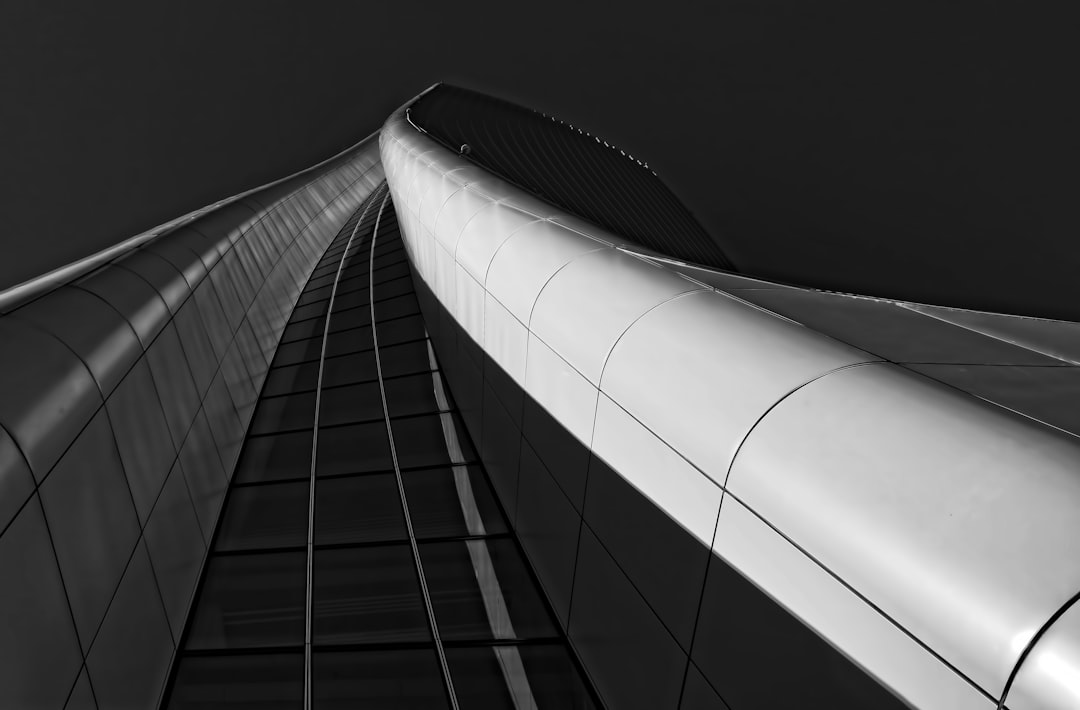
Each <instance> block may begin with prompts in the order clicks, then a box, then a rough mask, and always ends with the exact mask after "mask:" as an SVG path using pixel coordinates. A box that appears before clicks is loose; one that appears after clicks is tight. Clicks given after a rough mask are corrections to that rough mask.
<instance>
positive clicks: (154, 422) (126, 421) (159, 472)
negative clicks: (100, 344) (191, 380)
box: [105, 359, 176, 525]
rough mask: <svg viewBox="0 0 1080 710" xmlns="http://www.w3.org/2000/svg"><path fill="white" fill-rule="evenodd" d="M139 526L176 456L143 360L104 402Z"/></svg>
mask: <svg viewBox="0 0 1080 710" xmlns="http://www.w3.org/2000/svg"><path fill="white" fill-rule="evenodd" d="M105 407H106V409H107V410H108V413H109V422H110V423H111V425H112V430H113V437H114V438H115V439H116V447H117V448H118V449H119V451H120V460H121V461H122V462H123V464H124V474H125V475H126V477H127V482H128V488H129V489H131V498H132V500H133V501H134V502H135V511H136V512H137V513H138V514H139V523H140V525H145V524H146V520H147V519H148V518H149V517H150V510H151V509H152V508H153V507H154V501H155V500H157V497H158V493H159V492H160V491H161V487H162V486H163V485H164V484H165V477H166V476H167V475H168V473H169V469H170V468H171V467H172V464H173V461H174V460H175V459H176V447H175V446H174V445H173V439H172V436H171V435H170V433H169V426H168V424H167V423H166V420H165V414H164V412H163V411H162V406H161V403H160V401H159V399H158V393H157V390H156V388H155V386H154V380H153V377H152V376H151V374H150V367H149V366H148V365H147V363H146V360H145V359H143V360H140V361H139V362H138V363H136V365H135V367H133V368H131V372H129V373H128V374H127V377H125V378H124V381H123V382H121V383H120V386H119V387H117V388H116V391H115V392H113V394H112V396H111V397H109V399H108V401H107V402H106V403H105Z"/></svg>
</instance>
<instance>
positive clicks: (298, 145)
mask: <svg viewBox="0 0 1080 710" xmlns="http://www.w3.org/2000/svg"><path fill="white" fill-rule="evenodd" d="M1069 6H1070V4H1069V3H1061V4H1060V5H1050V4H1047V3H1018V2H1012V3H994V2H972V1H964V2H952V3H945V2H873V1H867V0H862V1H860V2H830V1H822V2H807V1H805V0H784V1H769V0H741V1H739V2H730V1H729V2H720V3H718V4H715V5H710V4H707V3H696V4H693V5H690V4H688V5H686V6H685V7H680V6H679V5H677V4H674V3H671V2H664V3H652V4H649V5H647V6H640V7H635V6H632V5H629V4H616V3H595V4H593V6H591V7H589V6H584V5H578V4H572V3H566V4H557V3H544V4H540V3H509V2H504V3H476V2H466V3H456V2H455V3H451V2H444V3H420V2H411V3H408V2H396V3H390V2H387V3H370V2H363V3H361V2H353V3H345V2H340V3H332V2H324V3H316V2H292V3H284V2H267V1H263V2H221V3H214V4H211V3H206V4H195V3H186V2H185V3H171V4H156V3H153V4H152V3H139V4H135V3H132V4H119V3H110V4H109V5H108V6H104V5H101V4H98V3H75V2H69V3H67V4H66V5H64V6H60V5H54V6H53V7H51V8H47V7H42V6H40V4H38V3H29V2H25V3H24V2H10V1H9V2H6V3H4V5H3V10H2V17H0V90H2V93H0V181H2V184H0V188H2V193H0V194H2V195H3V196H2V198H0V230H2V232H0V240H2V241H0V288H3V287H6V286H9V285H12V284H14V283H17V282H19V281H22V280H25V279H28V278H31V277H33V276H35V275H37V274H39V273H42V272H43V271H46V270H48V269H51V268H55V267H56V266H59V265H62V264H64V263H67V262H69V261H72V260H74V259H77V258H80V257H82V256H85V255H87V254H90V253H93V252H95V251H97V250H99V249H101V248H103V247H105V246H108V245H110V244H113V243H115V242H117V241H120V240H121V239H124V238H127V237H129V236H132V235H133V234H135V233H137V232H140V231H142V230H144V229H146V228H149V227H151V226H153V225H155V224H157V223H160V222H163V221H165V220H167V219H170V218H172V217H174V216H177V215H179V214H181V213H183V212H186V211H188V210H191V209H194V208H196V207H198V206H201V205H203V204H206V203H208V202H211V201H213V200H216V199H219V198H221V197H224V196H226V195H229V194H232V193H234V192H237V191H240V190H243V189H246V188H249V187H253V186H255V185H258V184H261V183H263V182H267V181H269V180H272V179H275V178H277V177H280V176H282V175H285V174H287V173H290V172H293V171H295V170H297V169H300V168H302V167H305V166H307V165H309V164H312V163H314V162H317V161H318V160H321V159H322V158H324V157H327V156H329V155H331V154H333V153H335V152H337V151H339V150H340V149H342V148H344V147H345V146H347V145H349V144H351V143H353V142H355V141H356V140H358V139H359V138H361V137H363V136H364V135H366V134H368V133H370V132H372V131H374V130H375V129H377V128H378V127H379V126H380V125H381V123H382V121H383V119H384V118H385V117H386V116H387V115H388V114H389V113H390V112H391V111H392V110H393V109H394V108H396V107H397V106H398V105H400V104H402V103H403V102H405V101H406V100H408V99H409V98H410V97H411V96H413V95H415V94H416V93H418V92H419V91H421V90H422V89H424V88H425V87H426V86H428V85H429V84H431V83H432V82H434V81H437V80H444V81H451V82H454V83H459V84H462V85H465V86H470V87H472V88H476V89H480V90H484V91H489V92H491V93H496V94H498V95H501V96H504V97H506V98H509V99H511V100H515V101H518V102H519V103H523V104H525V105H528V106H531V107H533V108H537V109H539V110H543V111H546V112H548V113H551V114H555V115H557V116H559V117H560V118H563V119H566V120H568V121H572V122H573V123H574V124H575V125H577V126H579V127H582V128H585V129H586V130H590V131H591V132H593V133H594V134H598V135H601V136H603V137H605V138H606V139H607V140H609V141H610V142H613V143H615V144H617V145H618V146H619V147H622V148H625V149H626V150H627V151H628V152H630V153H632V154H633V155H634V156H635V157H641V158H643V159H645V160H646V161H648V163H649V165H650V167H652V168H653V169H654V170H656V171H657V172H658V173H659V174H660V176H661V177H662V178H664V179H665V180H666V181H667V183H668V184H669V185H670V186H671V187H672V189H673V190H674V191H675V192H676V194H678V195H679V196H680V197H682V198H683V200H684V201H685V202H686V203H687V204H688V206H689V207H690V209H691V210H692V211H693V212H694V213H695V214H696V215H697V216H698V218H699V219H700V220H701V221H702V222H703V224H704V225H705V226H706V228H708V229H709V230H710V231H711V233H712V234H714V235H715V237H716V238H717V239H718V240H719V241H720V242H721V244H722V245H723V247H724V249H725V251H726V252H727V253H728V254H729V255H730V256H731V257H732V258H733V260H734V261H735V263H736V264H737V265H739V266H740V267H741V268H742V269H743V270H744V271H748V272H751V273H757V274H762V275H766V276H770V277H773V278H778V279H781V280H787V281H793V282H799V283H806V284H809V285H815V286H821V287H829V288H834V289H837V290H845V291H854V292H862V293H870V294H874V295H887V296H894V297H900V298H909V299H914V300H922V301H931V302H943V303H949V304H953V305H966V306H976V307H983V308H991V309H997V310H1003V311H1008V312H1017V313H1027V314H1034V315H1049V316H1058V317H1070V318H1073V319H1076V320H1080V301H1078V299H1077V295H1078V293H1080V288H1078V286H1077V282H1078V276H1077V271H1078V269H1077V266H1078V263H1080V259H1078V258H1077V257H1078V254H1080V250H1078V249H1077V247H1076V246H1075V235H1076V233H1077V223H1078V221H1080V220H1078V210H1077V206H1076V205H1077V192H1078V191H1077V187H1078V186H1077V182H1078V181H1077V178H1076V175H1077V169H1078V168H1077V166H1078V160H1077V158H1078V157H1080V139H1078V136H1077V127H1078V126H1080V120H1078V119H1080V98H1078V92H1077V83H1078V82H1077V75H1078V71H1077V70H1078V69H1080V62H1078V61H1077V48H1076V47H1077V44H1078V42H1077V40H1076V34H1077V33H1076V28H1077V27H1078V25H1077V24H1076V22H1075V21H1074V18H1073V17H1072V16H1071V14H1070V13H1069Z"/></svg>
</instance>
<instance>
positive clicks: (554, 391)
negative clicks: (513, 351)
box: [525, 333, 597, 444]
mask: <svg viewBox="0 0 1080 710" xmlns="http://www.w3.org/2000/svg"><path fill="white" fill-rule="evenodd" d="M525 390H526V391H527V392H528V393H529V394H530V395H532V396H533V398H534V399H536V401H537V402H539V403H540V404H541V405H542V406H543V407H544V409H546V410H547V411H548V412H550V413H551V415H552V416H554V417H555V418H556V419H557V420H558V421H559V422H560V423H561V424H562V425H563V426H564V427H565V428H566V429H567V430H568V431H569V432H570V433H571V434H573V435H574V436H575V437H577V439H578V441H581V442H584V443H586V444H587V443H588V442H591V441H592V432H593V418H594V417H595V416H596V396H597V390H596V388H595V387H593V386H592V384H590V383H589V381H588V380H586V379H585V377H584V376H583V375H582V374H581V373H580V372H578V371H577V370H575V369H574V368H573V367H572V366H571V365H570V364H569V363H567V362H566V361H565V360H563V359H562V358H561V357H559V355H558V354H557V353H556V352H555V351H554V350H552V349H551V348H549V347H548V346H547V345H545V344H544V341H542V340H540V338H538V337H536V334H535V333H531V334H530V335H529V352H528V356H527V359H526V364H525Z"/></svg>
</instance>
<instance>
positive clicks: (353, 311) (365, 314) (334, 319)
mask: <svg viewBox="0 0 1080 710" xmlns="http://www.w3.org/2000/svg"><path fill="white" fill-rule="evenodd" d="M344 300H345V301H346V303H345V304H338V302H337V300H336V299H335V300H334V312H333V313H332V314H331V316H330V332H331V333H339V332H341V331H343V330H349V329H350V328H359V327H361V326H366V325H371V308H369V307H367V306H354V307H350V308H348V309H346V308H345V306H346V305H348V299H347V297H346V299H344ZM339 305H340V307H339Z"/></svg>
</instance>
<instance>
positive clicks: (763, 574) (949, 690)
mask: <svg viewBox="0 0 1080 710" xmlns="http://www.w3.org/2000/svg"><path fill="white" fill-rule="evenodd" d="M860 534H861V533H860ZM713 552H714V553H715V554H717V555H718V556H720V557H721V558H722V559H723V560H725V561H726V562H727V563H728V564H730V565H731V566H732V567H734V568H735V569H736V570H738V571H739V572H741V573H742V574H743V575H744V576H745V577H747V578H748V579H750V580H753V583H754V584H755V585H757V586H758V587H759V588H760V589H761V590H762V591H763V592H764V593H765V594H767V595H769V596H770V597H772V598H773V599H774V600H776V601H777V602H778V603H779V604H780V605H782V606H783V607H785V608H786V609H787V610H788V611H789V612H790V613H791V614H793V615H794V616H795V617H796V618H798V619H800V620H801V621H802V622H803V623H804V624H806V625H807V626H809V627H810V628H811V629H813V630H814V631H816V632H817V633H818V634H820V635H821V636H823V637H824V638H826V639H828V640H829V642H830V643H831V644H832V645H834V646H835V647H837V648H838V649H839V650H840V652H841V653H843V654H844V655H846V656H847V657H848V658H850V659H853V660H854V662H855V663H857V664H858V665H860V666H861V667H862V668H863V670H865V672H867V673H868V674H870V676H871V677H874V678H876V679H877V680H878V681H879V682H880V683H882V684H883V685H885V686H886V687H888V688H890V689H892V691H893V692H894V693H896V694H897V695H899V696H901V697H902V698H904V699H905V700H906V701H907V702H908V703H910V704H911V705H912V706H913V707H917V708H925V709H926V710H930V709H931V708H940V710H950V709H953V708H955V709H957V710H960V709H971V710H991V709H992V708H993V707H994V702H993V701H992V700H991V699H990V698H988V697H987V696H986V695H984V694H983V693H981V692H979V690H978V689H976V688H975V686H973V685H972V684H971V683H969V682H968V681H966V680H965V679H964V678H963V677H961V676H960V675H958V674H957V673H956V672H955V671H954V670H953V669H951V668H949V667H948V666H947V665H946V664H944V663H942V662H941V661H940V660H939V659H938V658H935V657H934V655H933V654H932V653H931V652H930V651H928V650H927V649H926V648H924V647H922V646H921V645H919V643H918V642H917V641H916V640H915V639H913V638H912V637H911V636H909V635H908V634H907V633H905V632H904V631H903V629H901V628H900V627H898V626H896V625H895V624H893V623H892V622H891V621H890V620H889V619H888V618H886V617H885V616H883V615H882V614H880V613H879V612H878V611H876V610H875V609H874V608H873V607H871V606H870V605H869V604H867V603H866V601H865V600H863V599H860V598H859V597H858V596H857V595H856V594H854V593H853V592H852V591H851V589H849V588H848V587H847V586H845V585H844V584H842V583H841V582H840V581H838V580H837V579H836V578H835V577H834V576H833V575H831V574H829V572H828V571H827V570H826V569H823V568H822V567H821V566H820V565H818V564H817V563H815V562H814V560H812V559H810V558H809V557H807V556H806V555H805V554H803V553H802V552H801V551H800V550H799V549H797V548H796V547H795V546H794V545H792V544H791V543H790V542H789V541H788V540H786V539H784V537H783V536H781V535H780V534H778V533H777V532H776V531H775V530H773V529H772V528H771V527H769V526H768V525H767V524H766V523H765V522H763V521H762V520H761V519H760V518H759V517H758V516H756V515H754V514H753V513H752V512H751V511H750V510H748V509H747V508H746V507H745V506H744V505H742V504H741V503H740V502H739V501H737V500H735V499H734V498H732V497H730V496H728V497H726V498H725V500H724V505H723V508H722V509H721V511H720V519H719V523H718V525H717V530H716V542H715V544H714V546H713ZM718 603H723V600H718ZM698 633H699V634H702V635H709V636H712V635H717V634H723V633H724V629H723V628H700V627H699V629H698ZM721 690H722V688H721Z"/></svg>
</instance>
